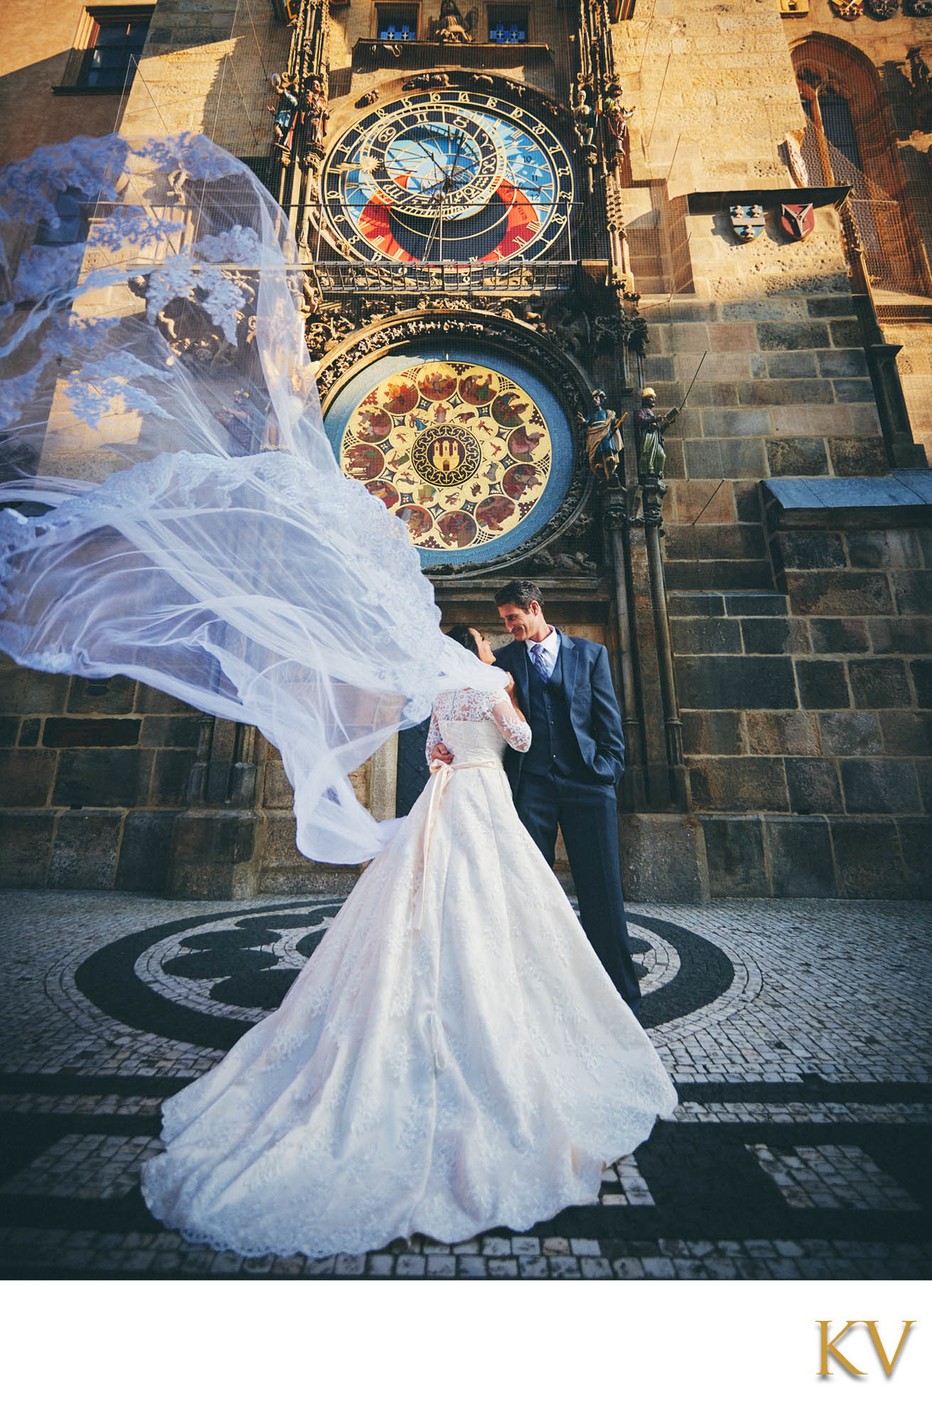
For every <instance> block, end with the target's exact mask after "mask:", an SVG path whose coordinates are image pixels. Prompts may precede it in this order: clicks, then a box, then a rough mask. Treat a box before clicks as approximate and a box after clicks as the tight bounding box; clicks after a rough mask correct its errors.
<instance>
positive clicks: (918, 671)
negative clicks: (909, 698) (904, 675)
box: [909, 660, 932, 710]
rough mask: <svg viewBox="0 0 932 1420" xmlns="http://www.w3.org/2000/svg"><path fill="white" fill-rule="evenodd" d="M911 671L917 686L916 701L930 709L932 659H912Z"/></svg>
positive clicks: (931, 704)
mask: <svg viewBox="0 0 932 1420" xmlns="http://www.w3.org/2000/svg"><path fill="white" fill-rule="evenodd" d="M909 671H910V675H911V676H912V678H913V685H914V686H915V688H916V703H917V704H918V705H921V706H922V707H923V709H925V710H928V709H929V708H930V707H932V661H930V660H921V661H910V663H909Z"/></svg>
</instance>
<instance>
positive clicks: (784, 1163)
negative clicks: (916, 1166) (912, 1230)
mask: <svg viewBox="0 0 932 1420" xmlns="http://www.w3.org/2000/svg"><path fill="white" fill-rule="evenodd" d="M747 1147H748V1149H749V1150H750V1152H751V1153H752V1154H754V1155H755V1157H756V1158H757V1160H758V1162H759V1164H760V1166H761V1168H762V1169H763V1170H764V1172H765V1173H767V1174H768V1175H769V1176H770V1177H771V1178H772V1179H773V1181H774V1183H775V1184H776V1185H777V1187H778V1188H779V1189H780V1192H781V1193H782V1194H783V1196H784V1198H785V1199H786V1201H787V1203H789V1205H790V1207H791V1208H804V1207H807V1206H809V1207H817V1208H859V1209H873V1210H891V1211H895V1212H916V1211H918V1208H919V1204H918V1203H917V1202H916V1201H915V1199H913V1198H911V1197H910V1195H909V1194H908V1193H907V1192H906V1190H905V1189H903V1188H901V1187H900V1185H899V1184H898V1183H897V1182H896V1180H895V1179H893V1178H891V1177H890V1175H889V1174H886V1173H884V1171H883V1170H882V1169H880V1168H878V1167H877V1165H876V1163H875V1162H874V1160H873V1159H872V1158H871V1157H870V1156H869V1155H868V1154H866V1153H865V1152H864V1151H863V1150H862V1149H859V1148H858V1147H856V1146H855V1145H836V1144H822V1145H820V1146H819V1147H818V1148H807V1147H799V1148H797V1149H795V1150H794V1151H792V1152H790V1153H779V1152H776V1151H771V1150H770V1149H768V1148H767V1147H766V1146H765V1145H761V1144H749V1145H748V1146H747Z"/></svg>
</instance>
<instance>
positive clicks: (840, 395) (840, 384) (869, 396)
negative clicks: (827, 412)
mask: <svg viewBox="0 0 932 1420" xmlns="http://www.w3.org/2000/svg"><path fill="white" fill-rule="evenodd" d="M832 393H833V394H834V396H835V399H836V400H837V402H838V403H839V404H868V403H871V402H872V401H873V398H874V387H873V385H872V384H871V382H870V380H833V381H832Z"/></svg>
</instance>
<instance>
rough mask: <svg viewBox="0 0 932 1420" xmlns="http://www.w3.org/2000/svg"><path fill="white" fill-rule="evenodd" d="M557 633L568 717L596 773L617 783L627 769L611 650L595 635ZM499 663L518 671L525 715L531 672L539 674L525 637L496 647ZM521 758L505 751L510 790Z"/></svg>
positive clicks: (517, 777)
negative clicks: (585, 637) (587, 637)
mask: <svg viewBox="0 0 932 1420" xmlns="http://www.w3.org/2000/svg"><path fill="white" fill-rule="evenodd" d="M558 634H559V637H560V659H561V661H562V664H563V685H564V689H565V691H566V697H567V700H568V701H569V710H570V723H571V724H572V727H573V732H574V734H575V736H576V742H577V744H578V745H579V752H580V754H581V755H582V758H583V763H584V764H585V765H586V767H587V768H588V769H589V770H591V772H592V774H593V776H594V777H595V778H596V779H599V780H601V781H602V782H603V783H605V784H615V785H616V786H617V784H618V783H619V782H620V780H621V776H622V774H623V773H624V769H625V741H624V734H623V733H622V728H621V711H620V710H619V708H618V700H617V698H616V696H615V687H614V686H613V684H612V676H611V671H610V670H609V665H608V652H607V651H606V649H605V647H604V646H600V645H599V644H598V642H596V641H584V640H583V639H582V637H579V636H567V635H566V633H565V632H563V631H560V632H559V633H558ZM495 664H496V665H497V666H501V668H502V670H505V671H509V672H510V673H511V675H513V676H514V681H515V693H516V697H517V701H518V704H519V705H520V706H521V709H522V710H523V711H524V713H525V715H526V714H527V713H528V684H529V682H528V677H529V676H531V675H536V674H537V672H536V671H535V670H534V667H533V664H532V662H531V658H530V656H529V655H528V650H527V645H526V643H525V642H523V641H512V643H511V645H510V646H502V647H501V648H500V649H499V650H498V651H496V653H495ZM523 758H524V756H523V755H521V754H518V753H517V752H516V751H515V750H511V749H507V750H506V751H505V771H506V773H507V775H508V778H509V780H510V782H511V787H512V790H515V789H516V788H517V787H518V781H519V780H520V778H521V766H522V760H523Z"/></svg>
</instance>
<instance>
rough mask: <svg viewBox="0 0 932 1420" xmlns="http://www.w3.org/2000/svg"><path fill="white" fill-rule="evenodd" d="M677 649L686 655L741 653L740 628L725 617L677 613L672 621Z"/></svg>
mask: <svg viewBox="0 0 932 1420" xmlns="http://www.w3.org/2000/svg"><path fill="white" fill-rule="evenodd" d="M670 634H671V639H672V641H673V650H674V653H675V654H676V655H678V656H683V655H700V654H705V655H717V654H723V653H726V652H730V653H734V654H740V652H741V631H740V629H739V626H738V623H737V622H736V621H727V620H726V619H725V617H723V616H722V617H711V618H708V619H707V618H705V617H701V616H693V617H679V616H678V617H674V618H671V621H670Z"/></svg>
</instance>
